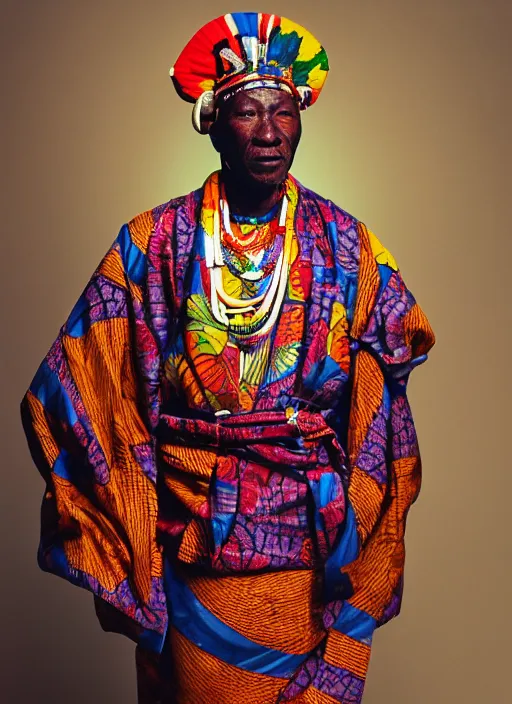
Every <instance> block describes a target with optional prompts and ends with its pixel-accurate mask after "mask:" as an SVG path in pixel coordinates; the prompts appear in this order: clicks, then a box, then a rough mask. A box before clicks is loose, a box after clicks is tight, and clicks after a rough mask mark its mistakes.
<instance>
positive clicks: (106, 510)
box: [21, 214, 167, 651]
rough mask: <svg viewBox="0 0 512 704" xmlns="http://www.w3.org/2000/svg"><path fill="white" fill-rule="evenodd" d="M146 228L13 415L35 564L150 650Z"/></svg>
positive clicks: (155, 580)
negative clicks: (37, 509)
mask: <svg viewBox="0 0 512 704" xmlns="http://www.w3.org/2000/svg"><path fill="white" fill-rule="evenodd" d="M151 227H152V220H151V216H150V215H149V214H143V215H141V216H138V217H137V218H135V219H134V220H132V221H131V222H130V223H129V224H128V225H125V226H124V227H123V228H122V229H121V231H120V232H119V235H118V237H117V238H116V240H115V241H114V243H113V244H112V246H111V247H110V249H109V250H108V252H107V253H106V255H105V256H104V257H103V259H102V261H101V263H100V264H99V266H98V267H97V269H96V271H95V272H94V274H93V275H92V277H91V279H90V281H89V282H88V283H87V285H86V287H85V289H84V291H83V293H82V295H81V296H80V298H79V300H78V301H77V303H76V305H75V306H74V308H73V310H72V312H71V314H70V315H69V317H68V319H67V321H66V322H65V324H64V325H63V326H62V328H61V329H60V331H59V334H58V336H57V339H56V340H55V342H54V343H53V345H52V346H51V348H50V350H49V352H48V354H47V355H46V357H45V358H44V360H43V361H42V363H41V364H40V366H39V368H38V370H37V373H36V374H35V376H34V378H33V380H32V382H31V384H30V387H29V389H28V390H27V392H26V394H25V396H24V397H23V400H22V402H21V416H22V422H23V427H24V430H25V434H26V437H27V441H28V445H29V448H30V452H31V455H32V458H33V461H34V463H35V464H36V466H37V468H38V470H39V472H40V473H41V475H42V477H43V478H44V480H45V482H46V491H45V493H44V499H43V504H42V511H41V539H40V545H39V550H38V562H39V566H40V567H41V568H42V569H43V570H45V571H47V572H51V573H53V574H56V575H59V576H61V577H63V578H65V579H66V580H68V581H69V582H71V583H73V584H75V585H78V586H80V587H84V588H85V589H88V590H90V591H91V592H92V593H93V594H94V596H95V601H96V605H97V613H98V616H99V617H100V621H101V622H102V625H103V627H104V628H106V629H107V630H117V631H119V632H124V633H126V635H128V636H129V637H131V638H132V639H133V640H135V641H136V642H139V643H141V644H144V645H145V647H148V648H151V649H154V650H156V651H159V650H160V649H161V647H162V643H163V640H164V637H165V632H166V628H167V610H166V604H165V596H164V591H163V583H162V555H161V552H160V550H159V547H158V545H157V541H156V521H157V496H156V486H155V483H156V462H155V455H156V453H155V439H154V435H153V429H154V428H155V426H156V423H157V420H158V413H159V393H160V392H159V382H158V379H159V373H160V359H159V354H158V350H157V345H156V342H155V338H154V336H153V334H152V332H151V330H150V327H149V326H148V324H147V322H146V316H145V312H144V310H145V309H144V304H143V289H144V282H145V277H146V268H147V261H146V260H147V257H146V251H145V247H146V246H147V241H148V238H149V233H150V231H151ZM109 614H110V616H109ZM112 616H114V617H117V624H116V625H114V626H109V621H110V623H113V622H114V621H115V620H116V619H115V618H114V619H112Z"/></svg>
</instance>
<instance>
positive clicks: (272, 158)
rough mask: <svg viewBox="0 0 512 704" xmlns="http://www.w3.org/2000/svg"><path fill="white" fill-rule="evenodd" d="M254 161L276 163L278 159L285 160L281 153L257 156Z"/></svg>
mask: <svg viewBox="0 0 512 704" xmlns="http://www.w3.org/2000/svg"><path fill="white" fill-rule="evenodd" d="M253 161H256V162H257V163H258V164H275V163H276V162H278V161H283V157H282V156H281V155H280V154H262V155H260V156H255V157H254V158H253Z"/></svg>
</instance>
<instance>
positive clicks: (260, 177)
mask: <svg viewBox="0 0 512 704" xmlns="http://www.w3.org/2000/svg"><path fill="white" fill-rule="evenodd" d="M287 175H288V168H286V167H283V166H282V165H280V166H279V168H273V169H258V170H253V169H251V171H249V172H248V174H247V176H248V181H249V183H251V182H252V183H253V184H254V186H256V187H258V186H260V187H261V186H267V187H269V186H280V185H281V183H283V181H284V180H285V179H286V177H287Z"/></svg>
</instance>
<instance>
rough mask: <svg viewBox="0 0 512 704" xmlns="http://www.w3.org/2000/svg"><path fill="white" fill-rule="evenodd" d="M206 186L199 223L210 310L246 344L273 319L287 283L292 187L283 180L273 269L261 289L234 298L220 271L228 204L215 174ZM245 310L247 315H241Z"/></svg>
mask: <svg viewBox="0 0 512 704" xmlns="http://www.w3.org/2000/svg"><path fill="white" fill-rule="evenodd" d="M206 186H207V187H206V188H205V197H204V202H203V211H202V217H201V222H202V225H203V231H204V252H205V263H206V266H207V268H208V269H209V272H210V291H211V294H210V305H211V310H212V313H213V315H214V317H215V319H216V320H217V321H218V322H220V323H223V324H225V325H227V326H228V328H229V330H230V333H231V334H232V335H233V336H234V337H236V338H238V339H239V340H240V341H241V342H245V343H248V341H249V339H261V337H263V336H264V335H266V334H267V333H268V332H269V331H270V330H271V328H272V327H273V325H274V324H275V322H276V320H277V317H278V315H279V310H280V307H281V303H282V300H283V297H284V293H285V290H286V286H287V283H288V273H289V266H290V258H291V252H292V241H293V237H294V211H295V205H296V200H297V194H296V186H295V184H294V182H293V180H292V179H289V180H288V181H287V183H286V189H285V195H284V196H283V199H282V203H281V209H280V214H279V218H278V219H277V221H276V225H274V226H277V232H276V238H277V235H280V236H281V238H282V244H281V246H280V248H279V249H280V251H279V253H278V254H277V257H276V261H275V264H274V265H273V271H272V272H271V273H270V274H269V275H268V276H267V277H265V278H267V279H268V281H265V282H264V283H265V284H266V286H265V290H263V291H260V292H258V294H257V295H255V296H250V297H248V298H235V297H234V296H230V295H229V294H228V293H227V292H226V290H225V287H224V283H223V276H222V270H223V267H224V266H226V261H225V258H224V253H225V251H226V247H225V246H224V248H223V246H222V240H223V239H224V241H226V238H225V233H228V237H229V235H232V234H233V228H232V226H231V221H230V214H229V206H228V203H227V201H226V199H225V198H224V197H222V196H223V195H224V194H223V193H222V196H221V186H220V184H219V174H213V175H212V177H211V178H210V179H209V180H208V182H207V184H206ZM290 198H291V202H290ZM289 205H290V207H289ZM223 234H224V237H223ZM276 247H277V245H276ZM226 259H227V257H226ZM231 263H232V264H233V262H231ZM246 313H251V315H250V316H248V315H247V316H246V315H243V314H246Z"/></svg>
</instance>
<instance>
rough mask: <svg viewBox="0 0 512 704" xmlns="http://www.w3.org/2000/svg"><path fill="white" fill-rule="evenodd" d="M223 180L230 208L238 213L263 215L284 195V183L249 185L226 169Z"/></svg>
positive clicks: (250, 215)
mask: <svg viewBox="0 0 512 704" xmlns="http://www.w3.org/2000/svg"><path fill="white" fill-rule="evenodd" d="M222 180H223V182H224V186H225V189H226V198H227V201H228V203H229V208H230V210H231V212H232V213H235V214H236V215H244V216H247V217H254V218H257V217H261V216H262V215H266V214H267V213H268V212H269V211H270V210H272V208H273V207H274V205H275V204H276V203H277V202H278V201H280V200H281V197H282V195H283V190H282V185H281V184H278V185H266V184H265V185H260V184H257V185H252V184H251V185H250V186H249V185H247V183H245V182H243V181H240V180H237V179H236V178H233V176H232V174H231V173H230V172H229V171H227V170H226V169H223V170H222Z"/></svg>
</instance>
